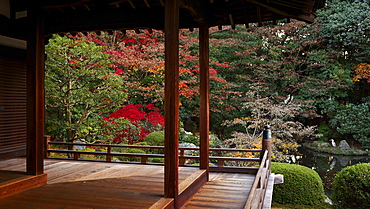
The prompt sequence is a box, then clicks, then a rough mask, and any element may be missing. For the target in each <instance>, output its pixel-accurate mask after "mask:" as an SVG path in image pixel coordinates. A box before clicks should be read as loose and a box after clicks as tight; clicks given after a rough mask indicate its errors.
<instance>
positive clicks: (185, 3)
mask: <svg viewBox="0 0 370 209" xmlns="http://www.w3.org/2000/svg"><path fill="white" fill-rule="evenodd" d="M180 5H181V7H182V8H185V9H186V10H187V11H188V12H189V13H190V14H191V16H192V17H193V18H194V21H195V22H197V23H198V24H199V25H205V24H206V17H205V15H206V13H205V11H204V10H203V8H202V7H201V5H200V2H199V1H192V0H180Z"/></svg>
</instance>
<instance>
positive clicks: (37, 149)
mask: <svg viewBox="0 0 370 209" xmlns="http://www.w3.org/2000/svg"><path fill="white" fill-rule="evenodd" d="M27 19H28V20H29V22H28V30H27V36H28V39H27V173H29V174H32V175H39V174H43V173H44V161H43V157H44V126H45V114H44V111H45V102H44V77H45V67H44V66H45V63H44V61H45V60H44V59H45V58H44V57H45V45H44V17H43V11H42V10H41V9H39V8H37V7H36V6H35V8H29V9H28V10H27Z"/></svg>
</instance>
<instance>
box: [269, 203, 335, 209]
mask: <svg viewBox="0 0 370 209" xmlns="http://www.w3.org/2000/svg"><path fill="white" fill-rule="evenodd" d="M271 208H281V209H332V208H334V207H333V206H332V205H330V204H329V203H321V204H317V205H314V206H312V205H292V204H277V203H273V204H272V207H271Z"/></svg>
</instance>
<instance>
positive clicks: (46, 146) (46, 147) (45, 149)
mask: <svg viewBox="0 0 370 209" xmlns="http://www.w3.org/2000/svg"><path fill="white" fill-rule="evenodd" d="M44 139H45V142H44V143H45V144H44V146H45V148H44V158H45V159H46V158H48V157H50V154H49V152H48V150H49V149H50V144H49V142H50V141H51V137H50V136H47V135H45V136H44Z"/></svg>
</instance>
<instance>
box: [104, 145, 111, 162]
mask: <svg viewBox="0 0 370 209" xmlns="http://www.w3.org/2000/svg"><path fill="white" fill-rule="evenodd" d="M111 153H112V146H111V145H108V146H107V155H106V157H105V161H107V162H112V155H111Z"/></svg>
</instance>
